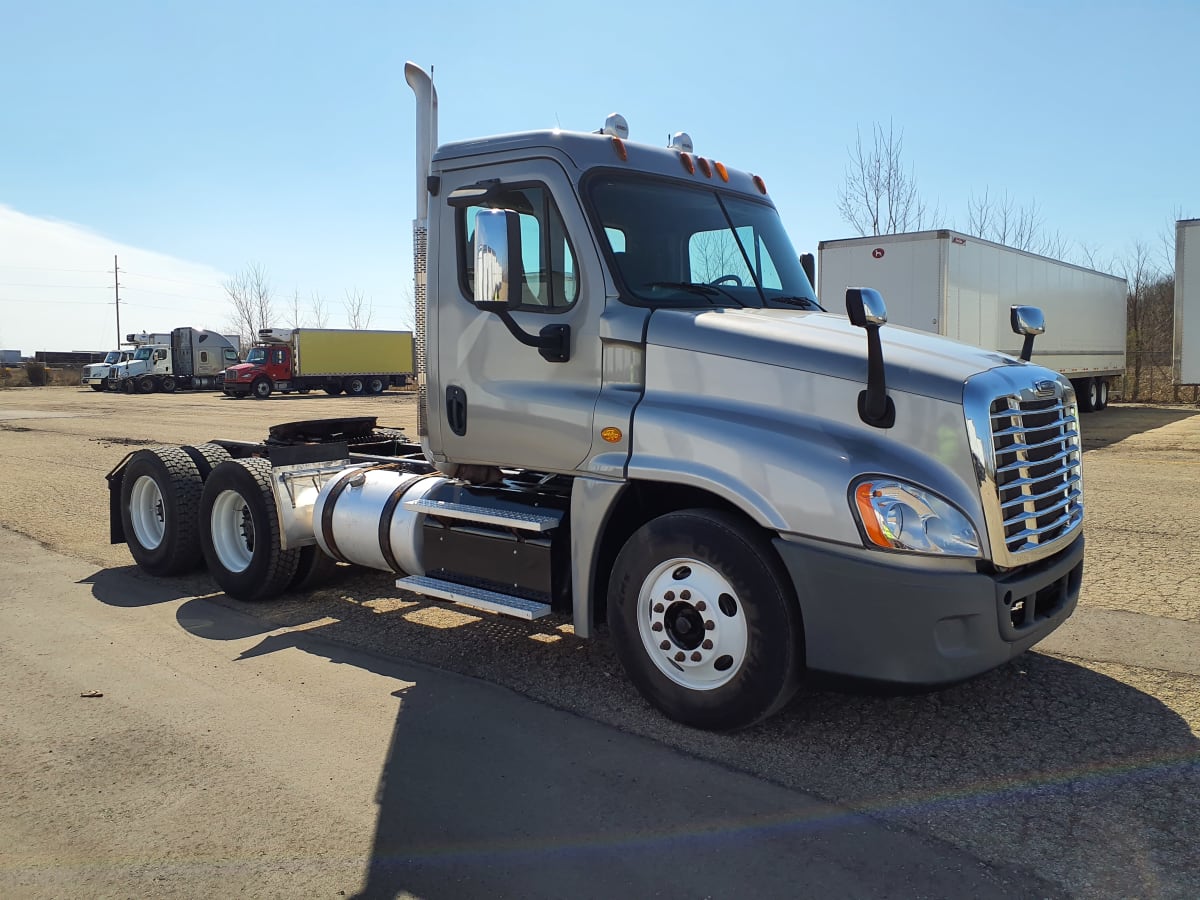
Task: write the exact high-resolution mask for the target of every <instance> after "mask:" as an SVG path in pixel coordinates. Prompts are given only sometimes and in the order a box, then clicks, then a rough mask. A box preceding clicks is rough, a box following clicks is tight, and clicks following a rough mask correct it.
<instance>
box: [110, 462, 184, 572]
mask: <svg viewBox="0 0 1200 900" xmlns="http://www.w3.org/2000/svg"><path fill="white" fill-rule="evenodd" d="M200 490H201V479H200V473H199V471H197V469H196V465H195V463H193V462H192V460H191V458H190V457H189V456H188V455H187V454H186V453H185V452H184V451H183V450H181V449H179V448H178V447H159V448H156V449H153V450H139V451H137V452H136V453H134V454H133V456H132V457H130V459H129V462H128V464H126V466H125V472H124V475H123V476H122V478H121V527H122V529H123V530H124V532H125V542H126V543H127V544H128V545H129V552H130V554H131V555H132V556H133V559H134V561H135V562H136V563H137V564H138V565H139V566H141V568H142V569H144V570H145V571H146V572H149V573H150V574H151V575H178V574H179V573H181V572H186V571H188V570H189V569H194V568H195V567H196V566H197V565H198V564H199V562H200V540H199V537H198V535H197V510H198V508H199V505H200Z"/></svg>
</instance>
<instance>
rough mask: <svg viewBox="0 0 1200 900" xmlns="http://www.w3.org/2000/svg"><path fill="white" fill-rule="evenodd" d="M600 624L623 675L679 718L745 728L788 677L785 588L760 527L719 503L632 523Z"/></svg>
mask: <svg viewBox="0 0 1200 900" xmlns="http://www.w3.org/2000/svg"><path fill="white" fill-rule="evenodd" d="M608 624H609V628H610V629H611V630H612V635H613V641H614V643H615V645H616V651H617V655H618V657H619V658H620V660H621V664H622V665H623V666H624V667H625V671H626V673H627V674H628V675H629V678H630V680H631V681H632V682H633V683H634V685H635V686H636V687H637V689H638V690H639V691H640V692H641V693H642V695H643V696H644V697H645V698H646V699H647V700H649V701H650V703H652V704H653V705H654V706H656V707H658V708H659V709H660V710H662V712H664V713H666V714H667V715H668V716H670V717H671V718H673V719H675V720H677V721H679V722H683V723H684V724H686V725H691V726H694V727H697V728H708V729H714V730H721V731H725V730H732V729H737V728H745V727H746V726H748V725H752V724H754V723H755V722H757V721H759V720H761V719H764V718H766V717H767V716H769V715H771V714H772V713H773V712H775V711H777V710H778V709H780V708H781V707H782V706H783V705H784V704H785V703H786V702H787V701H788V699H789V698H790V697H791V696H792V694H794V693H795V691H796V689H797V687H799V684H800V677H801V674H802V672H803V669H804V638H803V628H802V625H801V621H800V609H799V605H798V604H797V602H796V597H795V593H794V591H793V590H792V587H791V584H790V582H789V581H788V578H787V575H786V573H785V571H784V569H783V566H782V564H781V563H780V561H779V559H778V557H777V556H776V555H775V553H774V550H773V549H772V548H771V546H770V544H769V543H768V542H767V540H766V539H765V537H764V536H763V535H762V534H761V533H759V532H758V531H757V529H755V528H754V527H753V526H752V525H750V524H749V523H746V522H744V521H743V520H742V519H740V518H738V517H736V516H733V515H730V514H728V513H724V512H720V511H717V510H709V509H692V510H685V511H682V512H674V513H668V514H666V515H663V516H660V517H658V518H657V519H654V520H652V521H651V522H649V523H647V524H646V525H643V526H642V527H641V528H639V529H638V530H637V531H636V532H634V534H633V535H632V536H631V537H630V539H629V540H628V542H627V543H626V544H625V546H624V548H622V550H621V552H620V554H619V555H618V556H617V560H616V563H615V565H614V567H613V574H612V579H611V581H610V583H609V591H608Z"/></svg>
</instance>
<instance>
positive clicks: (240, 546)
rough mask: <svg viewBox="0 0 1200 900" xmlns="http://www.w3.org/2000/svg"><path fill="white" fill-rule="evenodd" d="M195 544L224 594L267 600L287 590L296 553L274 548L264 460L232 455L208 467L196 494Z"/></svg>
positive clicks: (274, 516)
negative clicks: (197, 529) (197, 534)
mask: <svg viewBox="0 0 1200 900" xmlns="http://www.w3.org/2000/svg"><path fill="white" fill-rule="evenodd" d="M200 546H201V549H202V550H203V552H204V562H205V563H206V564H207V565H208V570H209V572H210V573H212V576H213V578H215V579H216V581H217V584H218V585H220V586H221V589H222V590H223V591H225V593H226V594H228V595H229V596H230V597H233V598H235V599H237V600H269V599H271V598H272V597H275V596H277V595H278V594H281V593H283V592H284V591H285V590H287V587H288V584H289V583H290V582H291V580H292V577H293V576H294V575H295V574H296V567H297V565H298V564H299V559H300V551H299V550H284V549H282V547H281V546H280V532H279V517H278V513H276V511H275V496H274V494H273V492H272V490H271V464H270V463H269V462H267V461H266V460H265V459H257V458H255V459H235V460H230V461H228V462H223V463H221V464H220V465H218V466H217V467H216V468H215V469H213V470H212V472H211V473H210V474H209V476H208V478H207V479H206V480H205V482H204V491H203V493H202V494H201V497H200Z"/></svg>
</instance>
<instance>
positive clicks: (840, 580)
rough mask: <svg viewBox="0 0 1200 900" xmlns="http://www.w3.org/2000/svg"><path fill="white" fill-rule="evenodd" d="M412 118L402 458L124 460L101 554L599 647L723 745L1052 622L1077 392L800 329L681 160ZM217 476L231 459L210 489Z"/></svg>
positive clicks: (797, 297) (368, 453) (739, 198)
mask: <svg viewBox="0 0 1200 900" xmlns="http://www.w3.org/2000/svg"><path fill="white" fill-rule="evenodd" d="M406 77H407V79H408V82H409V84H410V85H411V86H412V87H413V89H414V91H415V93H416V94H417V98H418V104H417V106H418V115H417V200H418V210H417V219H416V222H415V227H414V240H415V262H416V282H415V299H416V321H417V332H416V349H417V372H418V385H419V387H418V391H419V407H418V408H419V414H418V421H419V424H418V431H419V435H418V437H419V442H418V441H409V440H401V439H398V438H396V436H395V434H394V433H388V432H382V433H381V432H380V431H379V430H378V429H376V428H374V425H375V419H374V418H371V417H362V418H358V419H349V420H331V421H316V422H296V423H290V424H287V425H281V426H276V427H275V428H273V429H271V434H270V437H269V438H268V439H266V440H265V441H263V442H261V443H241V442H235V441H215V442H213V443H211V444H207V445H201V446H199V447H184V448H160V449H157V450H142V451H138V452H137V453H134V454H131V455H130V456H129V457H127V458H126V460H124V461H123V462H122V463H121V464H120V465H118V467H117V468H116V469H114V470H113V472H111V473H110V474H109V477H108V480H109V489H110V501H111V506H110V510H111V513H110V523H111V527H112V538H113V540H114V541H126V542H127V543H128V544H129V547H130V550H131V552H132V554H133V556H134V559H135V560H136V561H137V562H138V563H139V564H140V565H141V566H142V567H143V568H144V569H146V570H148V571H150V572H152V573H156V574H170V573H172V572H178V571H182V570H185V569H187V568H189V567H191V566H194V565H197V564H198V563H199V562H200V561H201V560H203V561H204V563H205V564H206V565H207V566H208V568H209V570H210V572H211V574H212V575H213V577H214V578H215V580H216V581H217V583H218V584H219V585H220V586H221V588H222V589H224V590H225V591H226V592H227V593H228V594H230V595H232V596H234V597H238V598H242V599H246V600H260V599H266V598H268V597H271V596H275V595H277V594H279V593H281V592H283V591H286V590H288V589H289V588H291V587H293V586H294V585H296V584H297V583H303V582H304V580H305V579H306V578H307V577H308V575H309V573H310V572H311V571H312V570H313V569H314V567H316V565H317V563H318V562H319V561H320V560H323V559H325V558H332V559H335V560H340V561H343V562H349V563H354V564H359V565H364V566H370V567H374V568H377V569H382V570H386V571H393V572H395V573H396V574H397V576H398V580H397V582H396V583H397V586H398V587H399V588H401V589H403V590H407V591H413V592H416V593H418V594H422V595H426V596H428V597H433V598H441V599H444V600H446V601H448V602H454V603H460V604H465V605H467V606H470V607H475V608H479V609H485V610H492V611H495V612H500V613H504V614H508V615H515V616H522V617H525V618H537V617H540V616H544V615H548V614H555V613H557V614H559V615H561V616H564V617H565V616H569V617H570V620H571V622H572V624H573V627H574V633H575V635H576V636H577V637H579V638H590V637H592V636H594V635H595V634H596V632H597V626H598V625H599V624H601V623H604V622H607V625H608V638H609V639H610V640H612V641H613V642H614V644H615V648H616V650H617V653H618V655H619V657H620V659H621V661H622V663H623V665H624V668H625V670H626V671H627V673H628V675H629V678H630V679H631V681H632V682H633V683H634V685H635V686H636V687H637V689H638V690H639V691H640V692H641V693H642V694H643V695H644V696H645V697H646V698H647V700H648V701H649V702H650V703H652V704H653V705H655V706H656V707H658V708H659V709H660V710H662V711H663V712H664V713H666V714H667V715H668V716H671V717H673V718H675V719H677V720H679V721H681V722H685V723H688V724H690V725H693V726H697V727H701V728H711V729H732V728H739V727H744V726H746V725H749V724H751V723H753V722H756V721H758V720H760V719H762V718H764V717H765V716H768V715H770V714H771V713H773V712H774V711H776V710H778V709H779V708H780V707H781V706H782V705H783V704H784V703H786V702H787V700H788V698H789V697H791V696H792V694H793V692H794V691H795V690H796V688H797V686H798V685H799V683H800V681H801V678H802V676H803V674H804V672H805V671H806V670H818V671H826V672H833V673H840V674H843V675H848V676H856V677H860V678H866V679H876V680H880V681H885V682H893V683H896V682H898V683H907V684H919V685H937V684H943V683H948V682H955V681H959V680H960V679H963V678H967V677H970V676H973V675H976V674H978V673H980V672H984V671H986V670H988V669H991V668H993V667H995V666H998V665H1001V664H1003V663H1005V662H1006V661H1008V660H1010V659H1012V658H1013V657H1014V656H1016V655H1017V654H1019V653H1021V652H1022V651H1024V650H1025V649H1026V648H1028V647H1029V646H1031V645H1032V644H1034V643H1035V642H1036V641H1038V640H1039V639H1040V638H1042V637H1044V636H1045V635H1047V634H1048V633H1049V632H1050V631H1052V630H1053V629H1055V628H1056V627H1058V626H1059V625H1060V624H1061V623H1062V622H1063V621H1064V620H1065V619H1066V618H1067V616H1069V615H1070V614H1071V611H1072V610H1073V609H1074V607H1075V603H1076V599H1077V597H1078V594H1079V587H1080V580H1081V576H1082V561H1083V532H1082V522H1083V502H1082V492H1081V474H1080V466H1081V460H1080V442H1079V435H1078V430H1077V427H1076V418H1077V414H1076V400H1075V394H1074V392H1073V390H1072V388H1071V384H1070V382H1069V381H1068V380H1067V379H1066V378H1064V377H1062V376H1061V375H1058V374H1056V373H1054V372H1052V371H1050V370H1048V369H1045V368H1042V367H1041V366H1037V365H1032V364H1030V363H1029V362H1027V361H1026V360H1027V359H1028V357H1029V353H1030V351H1031V346H1032V342H1033V335H1034V334H1036V333H1038V332H1040V330H1041V328H1040V324H1039V314H1038V311H1037V310H1035V309H1030V308H1018V309H1015V310H1013V312H1012V320H1013V327H1014V328H1016V329H1018V330H1020V331H1021V332H1022V334H1023V335H1025V337H1024V346H1023V347H1022V352H1021V356H1022V357H1024V359H1022V358H1018V357H1015V356H1009V355H1006V354H1002V353H997V352H994V351H987V350H981V349H976V348H972V347H968V346H965V345H962V344H958V343H955V342H951V341H947V340H945V339H943V338H941V337H938V336H936V335H930V334H923V333H920V332H916V331H908V330H904V329H898V328H887V327H883V326H884V322H885V321H886V312H885V310H884V305H883V302H882V299H881V298H880V296H879V295H878V294H876V293H874V292H872V291H870V290H865V289H863V290H858V289H855V290H851V291H848V292H847V296H846V306H847V311H848V313H849V318H847V317H846V316H844V315H841V314H837V313H832V312H826V311H823V310H822V309H821V308H820V307H819V305H818V303H817V301H816V299H815V296H814V292H813V289H812V286H811V284H810V282H809V279H808V278H807V277H806V275H805V273H804V271H803V270H802V268H801V266H800V264H799V262H798V260H797V257H796V254H795V252H794V251H793V249H792V246H791V244H790V243H789V241H788V238H787V236H786V235H785V233H784V230H783V227H782V225H781V223H780V220H779V216H778V215H777V213H776V211H775V208H774V205H773V204H772V203H771V200H770V195H769V193H768V190H767V185H766V184H765V183H764V181H763V179H762V178H761V177H759V176H757V175H753V174H750V173H747V172H742V171H738V170H736V169H733V168H730V167H727V166H726V165H724V164H723V163H721V162H718V161H715V160H712V159H710V158H707V157H705V156H702V155H698V154H696V153H694V152H693V151H692V149H691V146H690V140H689V139H688V138H687V137H686V135H682V134H680V135H678V136H677V137H676V138H675V139H674V141H673V142H672V143H673V146H671V147H669V148H656V147H651V146H647V145H642V144H637V143H633V142H631V141H629V140H627V137H626V135H627V128H625V127H624V123H623V120H621V119H620V118H619V117H615V116H614V117H610V119H609V123H608V124H607V125H606V127H605V128H604V129H603V130H602V131H601V132H598V133H594V134H590V133H569V132H564V131H543V132H534V133H525V134H510V135H504V136H500V137H493V138H486V139H482V140H473V141H465V142H461V143H452V144H447V145H445V146H442V147H440V148H438V147H437V139H436V134H437V129H436V108H437V103H436V94H435V93H434V90H433V86H432V83H431V82H430V79H429V77H428V76H427V75H426V74H425V72H424V71H422V70H421V69H420V68H419V67H417V66H415V65H413V64H411V63H410V64H409V65H408V66H407V67H406ZM231 457H232V458H231Z"/></svg>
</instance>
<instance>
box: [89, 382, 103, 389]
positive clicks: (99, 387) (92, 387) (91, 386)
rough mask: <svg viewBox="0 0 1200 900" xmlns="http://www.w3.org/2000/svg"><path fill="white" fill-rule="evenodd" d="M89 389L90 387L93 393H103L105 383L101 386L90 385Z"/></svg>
mask: <svg viewBox="0 0 1200 900" xmlns="http://www.w3.org/2000/svg"><path fill="white" fill-rule="evenodd" d="M88 387H90V388H91V389H92V390H93V391H102V390H104V383H103V382H101V383H100V384H91V385H88Z"/></svg>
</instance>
